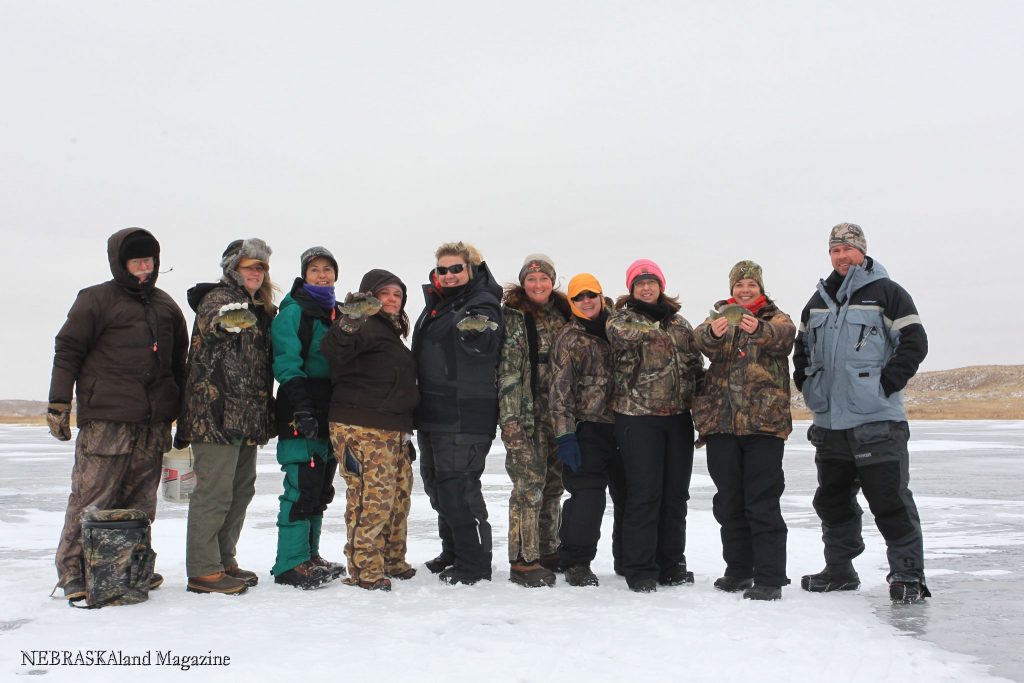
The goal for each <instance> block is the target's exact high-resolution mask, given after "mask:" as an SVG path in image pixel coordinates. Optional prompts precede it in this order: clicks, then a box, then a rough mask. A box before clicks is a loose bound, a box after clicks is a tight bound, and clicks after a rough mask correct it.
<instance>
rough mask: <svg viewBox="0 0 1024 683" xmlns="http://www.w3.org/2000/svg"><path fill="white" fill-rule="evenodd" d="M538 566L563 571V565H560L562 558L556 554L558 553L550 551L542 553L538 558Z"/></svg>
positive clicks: (552, 570) (553, 570)
mask: <svg viewBox="0 0 1024 683" xmlns="http://www.w3.org/2000/svg"><path fill="white" fill-rule="evenodd" d="M540 566H542V567H544V569H547V570H548V571H551V572H559V573H560V572H564V571H565V567H564V566H563V565H562V560H561V558H560V557H559V556H558V553H551V554H550V555H544V556H542V557H541V558H540Z"/></svg>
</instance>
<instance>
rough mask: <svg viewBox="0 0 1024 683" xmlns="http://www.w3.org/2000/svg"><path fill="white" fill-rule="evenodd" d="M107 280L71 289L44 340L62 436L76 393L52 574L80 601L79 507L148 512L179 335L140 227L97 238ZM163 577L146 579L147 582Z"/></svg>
mask: <svg viewBox="0 0 1024 683" xmlns="http://www.w3.org/2000/svg"><path fill="white" fill-rule="evenodd" d="M107 259H108V261H109V262H110V272H111V274H112V275H113V276H114V277H113V279H112V280H109V281H107V282H104V283H102V284H99V285H95V286H92V287H88V288H86V289H83V290H82V291H81V292H79V293H78V297H77V298H76V299H75V303H74V305H73V306H72V307H71V310H70V311H69V312H68V318H67V321H66V322H65V323H64V325H63V327H61V329H60V332H58V333H57V338H56V340H55V342H54V347H55V348H54V356H53V373H52V375H51V378H50V394H49V396H50V401H49V408H48V411H47V422H48V424H49V427H50V433H51V434H53V436H54V437H55V438H57V439H59V440H61V441H68V440H70V439H71V422H70V420H71V396H72V391H73V389H76V390H77V392H76V393H77V399H78V400H77V404H78V411H77V418H78V427H79V431H78V439H77V441H76V443H75V465H74V469H72V471H71V495H70V496H69V498H68V507H67V514H66V516H65V520H64V529H63V531H62V532H61V537H60V544H59V545H58V547H57V557H56V564H57V574H58V577H59V584H58V585H59V586H61V587H62V588H63V589H64V597H65V598H67V599H68V600H72V601H76V600H81V599H83V598H84V597H85V594H86V593H85V581H84V567H83V557H82V544H81V542H80V540H79V537H80V535H81V514H82V511H83V510H84V509H86V508H87V507H96V508H99V509H114V508H137V509H140V510H142V511H143V512H145V513H146V514H147V515H148V516H149V518H150V520H152V519H153V518H154V517H155V516H156V494H157V487H158V486H159V484H160V472H161V464H162V458H163V454H164V453H165V452H166V451H168V450H169V449H170V445H171V422H172V421H173V420H174V419H175V418H176V417H177V416H178V407H179V401H180V394H179V390H180V389H179V388H180V387H182V386H183V385H184V381H185V356H186V353H187V351H188V332H187V329H186V326H185V318H184V316H183V315H182V314H181V309H180V308H178V305H177V304H176V303H174V300H173V299H172V298H171V297H170V296H169V295H168V294H166V293H165V292H163V291H161V290H159V289H157V288H156V279H157V274H158V271H159V268H160V244H159V243H158V242H157V241H156V239H155V238H154V237H153V235H152V234H150V233H149V232H148V231H146V230H143V229H142V228H126V229H124V230H120V231H118V232H116V233H114V234H113V235H111V236H110V239H108V240H107ZM162 581H163V578H162V577H161V576H160V575H159V574H154V575H153V577H152V579H151V581H150V586H151V587H152V588H155V587H156V586H158V585H160V583H161V582H162Z"/></svg>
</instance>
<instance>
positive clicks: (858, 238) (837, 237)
mask: <svg viewBox="0 0 1024 683" xmlns="http://www.w3.org/2000/svg"><path fill="white" fill-rule="evenodd" d="M837 244H846V245H849V246H851V247H853V248H854V249H860V252H861V253H862V254H864V255H865V256H866V255H867V253H868V240H867V238H866V237H864V230H862V229H861V227H860V226H859V225H857V224H856V223H840V224H839V225H837V226H836V227H834V228H832V232H831V233H829V236H828V248H829V249H831V248H832V247H834V246H836V245H837Z"/></svg>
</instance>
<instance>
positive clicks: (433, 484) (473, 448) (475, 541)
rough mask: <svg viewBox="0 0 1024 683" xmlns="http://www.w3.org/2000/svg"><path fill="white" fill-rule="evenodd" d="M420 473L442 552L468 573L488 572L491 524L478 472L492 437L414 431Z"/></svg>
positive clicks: (481, 471) (489, 567) (480, 473)
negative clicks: (435, 523) (433, 513)
mask: <svg viewBox="0 0 1024 683" xmlns="http://www.w3.org/2000/svg"><path fill="white" fill-rule="evenodd" d="M416 439H417V442H418V443H419V450H420V476H421V477H422V479H423V490H424V491H426V493H427V498H429V499H430V506H431V507H432V508H434V511H435V512H437V531H438V535H439V536H440V537H441V551H442V552H444V553H451V554H453V555H454V556H455V562H456V564H458V565H459V566H460V567H462V568H464V569H465V570H467V571H469V572H474V573H479V574H489V573H490V571H491V525H490V523H488V521H487V506H486V504H485V503H484V495H483V490H482V488H481V486H480V476H481V475H482V474H483V472H484V464H485V461H486V459H487V452H488V451H489V450H490V449H491V441H492V440H493V437H492V436H487V435H485V434H453V433H450V432H422V431H421V432H417V435H416Z"/></svg>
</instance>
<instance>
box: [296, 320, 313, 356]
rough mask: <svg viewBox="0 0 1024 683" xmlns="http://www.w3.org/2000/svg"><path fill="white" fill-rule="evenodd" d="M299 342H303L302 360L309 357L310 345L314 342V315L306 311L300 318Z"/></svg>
mask: <svg viewBox="0 0 1024 683" xmlns="http://www.w3.org/2000/svg"><path fill="white" fill-rule="evenodd" d="M299 342H300V343H301V344H302V361H303V363H305V361H306V359H307V358H309V347H310V345H311V344H312V343H313V316H311V315H308V314H307V313H306V312H305V311H303V312H302V316H301V317H300V318H299Z"/></svg>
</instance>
